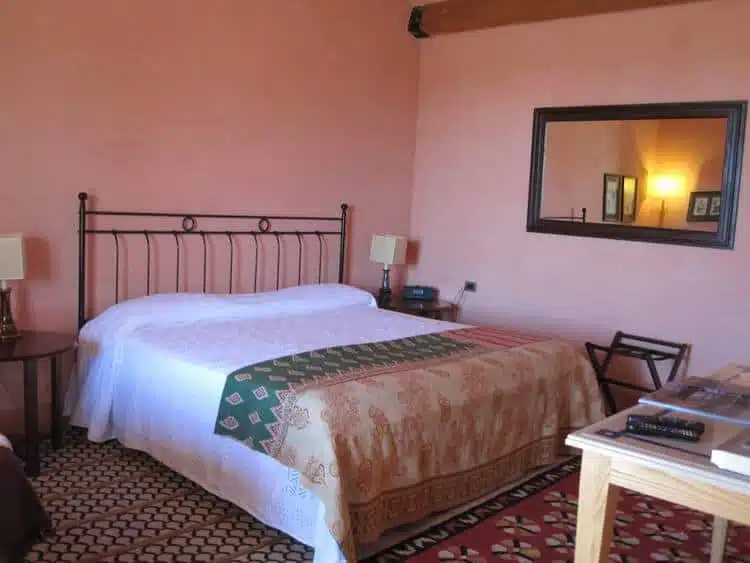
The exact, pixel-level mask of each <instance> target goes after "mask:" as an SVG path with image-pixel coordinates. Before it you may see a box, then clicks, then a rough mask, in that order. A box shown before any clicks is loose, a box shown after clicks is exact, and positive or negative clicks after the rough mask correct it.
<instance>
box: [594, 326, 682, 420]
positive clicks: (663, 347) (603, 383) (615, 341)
mask: <svg viewBox="0 0 750 563" xmlns="http://www.w3.org/2000/svg"><path fill="white" fill-rule="evenodd" d="M689 349H690V345H689V344H684V343H679V342H670V341H668V340H659V339H656V338H648V337H645V336H638V335H636V334H629V333H626V332H623V331H620V330H618V331H617V332H616V333H615V336H614V338H612V342H611V343H610V345H609V346H602V345H600V344H595V343H593V342H586V352H587V353H588V356H589V360H590V361H591V365H592V366H593V368H594V371H595V372H596V379H597V381H598V383H599V386H600V387H601V389H602V393H603V394H604V399H605V400H606V402H607V407H608V409H609V413H608V414H610V415H611V414H614V413H616V412H617V404H616V403H615V398H614V396H613V395H612V391H611V390H610V388H609V386H610V385H617V386H620V387H626V388H628V389H632V390H634V391H641V392H643V393H653V392H654V391H656V390H657V389H660V388H661V386H662V380H661V376H660V375H659V370H658V369H657V368H656V363H657V362H663V361H671V362H672V368H671V369H670V371H669V375H668V376H667V380H666V383H669V382H670V381H672V380H673V379H674V378H675V377H677V374H678V373H679V371H680V367H681V366H682V363H683V362H684V361H685V359H686V357H687V354H688V351H689ZM601 352H604V357H603V358H601V354H600V353H601ZM615 356H623V357H627V358H634V359H636V360H642V361H644V362H646V365H647V366H648V372H649V375H650V376H651V382H652V383H653V387H644V386H643V385H636V384H634V383H628V382H626V381H618V380H616V379H612V378H610V377H608V376H607V370H608V369H609V366H610V365H611V363H612V358H613V357H615Z"/></svg>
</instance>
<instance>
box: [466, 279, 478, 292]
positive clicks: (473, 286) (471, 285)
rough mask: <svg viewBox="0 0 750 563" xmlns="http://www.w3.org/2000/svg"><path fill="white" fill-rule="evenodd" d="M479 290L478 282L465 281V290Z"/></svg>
mask: <svg viewBox="0 0 750 563" xmlns="http://www.w3.org/2000/svg"><path fill="white" fill-rule="evenodd" d="M476 290H477V282H475V281H468V280H467V281H465V282H464V291H470V292H472V293H474V292H476Z"/></svg>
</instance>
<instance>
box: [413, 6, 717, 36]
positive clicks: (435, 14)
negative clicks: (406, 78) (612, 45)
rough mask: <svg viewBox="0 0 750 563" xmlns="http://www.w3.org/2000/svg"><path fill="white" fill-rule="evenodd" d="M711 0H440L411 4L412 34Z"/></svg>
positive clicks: (439, 33)
mask: <svg viewBox="0 0 750 563" xmlns="http://www.w3.org/2000/svg"><path fill="white" fill-rule="evenodd" d="M709 1H713V0H441V1H439V2H435V3H432V4H425V5H422V6H415V7H414V8H413V9H412V12H411V17H410V19H409V32H410V33H411V34H412V35H414V37H420V38H422V37H431V36H434V35H443V34H446V33H458V32H462V31H471V30H475V29H486V28H491V27H500V26H505V25H514V24H521V23H532V22H541V21H547V20H556V19H563V18H575V17H580V16H590V15H595V14H606V13H610V12H624V11H628V10H642V9H645V8H657V7H662V6H674V5H677V4H689V3H696V2H709Z"/></svg>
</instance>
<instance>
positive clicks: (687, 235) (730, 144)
mask: <svg viewBox="0 0 750 563" xmlns="http://www.w3.org/2000/svg"><path fill="white" fill-rule="evenodd" d="M746 114H747V101H745V100H741V101H716V102H676V103H654V104H631V105H611V106H580V107H542V108H535V109H534V120H533V130H532V140H531V174H530V178H529V203H528V212H527V218H526V231H527V232H531V233H551V234H558V235H572V236H580V237H595V238H610V239H621V240H633V241H641V242H652V243H661V244H677V245H686V246H702V247H709V248H723V249H733V248H734V238H735V230H736V223H737V208H738V204H739V194H740V181H741V174H742V159H743V151H744V144H745V117H746ZM690 117H723V118H726V119H727V137H726V146H725V152H724V172H723V177H722V186H721V191H722V206H721V207H722V209H721V216H720V217H719V224H718V228H717V230H716V231H715V232H705V231H690V230H687V229H661V228H656V227H633V226H631V225H620V224H617V225H615V224H606V223H582V222H574V221H559V220H553V219H543V218H542V217H541V207H542V188H543V186H542V183H543V182H542V179H543V174H544V148H545V144H546V139H545V132H546V129H547V124H548V123H551V122H555V121H609V120H627V119H674V118H690Z"/></svg>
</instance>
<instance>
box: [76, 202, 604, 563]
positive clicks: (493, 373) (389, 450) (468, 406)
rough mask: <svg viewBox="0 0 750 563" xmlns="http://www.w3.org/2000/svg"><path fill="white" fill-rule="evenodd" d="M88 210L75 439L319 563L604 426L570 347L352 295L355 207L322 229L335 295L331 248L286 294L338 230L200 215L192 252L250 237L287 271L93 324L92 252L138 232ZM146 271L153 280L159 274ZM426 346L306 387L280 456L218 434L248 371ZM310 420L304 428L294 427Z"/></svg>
mask: <svg viewBox="0 0 750 563" xmlns="http://www.w3.org/2000/svg"><path fill="white" fill-rule="evenodd" d="M80 202H81V217H80V225H81V227H80V230H79V233H80V236H81V239H82V240H81V241H80V243H79V248H80V249H81V253H82V254H81V256H80V257H79V258H80V259H81V261H82V262H81V267H80V268H79V271H80V272H81V276H82V277H83V278H84V279H83V280H80V281H81V283H80V284H79V299H80V301H79V322H80V325H81V330H80V334H79V355H78V362H77V369H76V371H75V373H74V376H73V378H72V380H71V384H70V386H69V390H68V394H67V397H66V401H65V409H66V412H67V413H68V414H69V415H70V416H71V424H73V425H76V426H82V427H85V428H88V437H89V439H91V440H94V441H103V440H109V439H117V440H119V441H120V442H121V443H122V444H123V445H124V446H126V447H129V448H134V449H138V450H142V451H145V452H147V453H149V454H150V455H152V456H153V457H154V458H156V459H158V460H159V461H161V462H162V463H164V464H165V465H167V466H169V467H170V468H172V469H173V470H175V471H177V472H179V473H181V474H183V475H185V476H186V477H188V478H189V479H191V480H193V481H195V482H196V483H198V484H199V485H201V486H202V487H204V488H205V489H206V490H208V491H210V492H212V493H214V494H216V495H217V496H219V497H222V498H224V499H226V500H229V501H230V502H233V503H234V504H236V505H237V506H239V507H240V508H242V509H244V510H246V511H248V512H249V513H251V514H252V515H253V516H255V517H256V518H258V519H259V520H261V521H263V522H265V523H266V524H268V525H271V526H273V527H275V528H278V529H279V530H281V531H283V532H285V533H287V534H289V535H291V536H292V537H294V538H295V539H297V540H299V541H301V542H303V543H305V544H307V545H311V546H313V547H314V548H315V561H321V562H331V561H347V560H348V561H352V560H354V559H355V557H356V551H357V548H358V547H357V546H358V545H362V544H367V543H369V542H371V541H373V540H375V539H376V538H377V537H378V536H379V535H380V534H382V533H383V532H385V531H386V530H388V529H390V528H392V527H394V526H399V525H402V524H407V523H409V522H413V521H416V520H418V519H420V518H423V517H425V516H427V515H429V514H431V513H434V512H437V511H441V510H446V509H448V508H451V507H454V506H458V505H460V504H463V503H465V502H467V501H469V500H471V499H473V498H476V497H478V496H480V495H482V494H485V493H487V492H488V491H490V490H493V489H494V488H497V487H499V486H500V485H502V484H503V483H504V482H507V481H509V480H511V479H515V478H517V477H519V476H520V475H522V474H523V473H524V472H526V471H528V470H530V469H531V468H533V467H535V466H537V465H541V464H545V463H550V462H552V461H553V460H554V459H555V457H556V456H557V455H558V454H559V453H560V452H561V448H562V447H563V446H562V440H563V439H564V437H565V435H566V434H567V433H568V432H569V431H570V430H571V429H574V428H579V427H582V426H586V425H588V424H590V423H592V422H595V421H596V420H598V419H600V418H601V417H602V415H603V409H602V403H601V398H600V395H599V391H598V387H597V384H596V378H595V376H594V373H593V371H592V369H591V367H590V365H589V364H588V363H587V361H586V360H585V359H584V357H583V355H581V354H580V353H579V352H578V351H577V350H575V349H574V348H573V347H572V346H571V345H570V344H567V343H565V342H562V341H549V340H544V339H539V338H534V337H531V336H527V335H523V334H516V333H513V332H509V331H501V330H498V329H487V328H479V327H470V326H467V325H462V324H457V323H449V322H444V321H437V320H432V319H426V318H420V317H415V316H407V315H404V314H401V313H397V312H392V311H385V310H382V309H378V308H377V306H376V304H375V299H374V298H373V296H372V295H371V294H370V293H368V292H366V291H363V290H361V289H357V288H354V287H351V286H349V285H346V284H345V283H343V282H344V279H343V276H344V272H345V268H344V266H343V263H344V257H345V250H346V244H345V236H346V208H342V216H341V217H338V218H323V219H326V220H334V219H336V220H339V221H340V222H339V226H340V228H339V229H337V231H336V232H334V233H333V235H332V236H337V237H339V239H340V240H338V241H337V242H338V243H339V244H338V248H339V249H340V253H339V261H338V263H337V264H335V266H334V267H333V269H332V270H331V271H333V272H334V273H335V275H336V278H335V279H334V280H333V281H331V282H327V281H325V280H324V279H323V276H322V275H321V272H322V270H323V267H322V263H323V252H322V250H321V248H322V247H323V246H324V245H323V244H318V245H316V246H315V249H316V252H317V258H318V259H317V260H315V259H313V260H306V262H307V263H311V264H313V266H314V268H313V269H314V270H315V272H316V273H315V274H313V278H314V279H313V281H312V283H310V282H309V280H306V279H305V277H306V274H303V272H302V271H298V272H296V278H297V281H299V282H300V283H297V284H290V286H289V287H278V285H281V283H282V282H281V280H280V276H281V274H280V273H279V272H280V268H279V266H278V264H279V262H278V260H279V259H282V260H283V258H282V257H281V254H282V253H281V251H280V248H281V245H280V244H279V241H280V239H281V238H282V237H284V236H289V237H290V238H291V240H292V242H293V244H292V248H293V250H296V258H295V259H294V260H292V262H294V261H296V263H297V264H302V263H303V262H305V260H303V259H302V256H303V254H304V250H303V242H302V241H304V237H306V236H308V237H311V238H312V239H313V240H314V241H317V242H318V243H320V237H322V236H331V235H330V234H327V235H323V234H322V233H324V232H327V231H324V230H321V229H320V228H318V229H310V230H303V229H286V230H284V229H282V228H279V229H277V228H274V226H273V223H272V221H273V222H274V223H275V222H277V221H280V220H281V219H282V218H274V219H270V218H268V217H263V216H261V217H257V216H256V217H254V216H247V217H250V218H251V219H252V220H257V221H258V228H257V229H253V230H252V231H237V232H234V231H225V230H206V229H203V230H202V229H200V228H199V227H198V226H197V224H198V223H199V222H200V221H202V220H203V219H204V218H202V217H201V216H199V215H190V216H188V215H182V214H174V216H175V217H176V218H178V219H182V221H183V224H184V226H185V227H186V229H185V230H184V233H185V234H186V236H196V235H197V236H198V237H199V240H202V241H205V239H206V238H207V237H209V236H226V237H232V236H245V237H248V238H251V239H253V242H256V244H257V239H258V238H259V237H263V236H266V237H270V240H272V241H274V243H275V244H277V245H278V246H275V247H274V248H275V249H276V252H275V253H272V256H274V255H275V256H276V259H277V262H276V263H275V266H276V268H274V267H273V266H272V267H270V268H267V269H266V271H270V272H272V275H271V280H272V287H270V288H261V289H259V288H258V287H253V290H257V291H252V292H247V291H237V292H235V291H233V289H234V287H233V286H234V284H233V282H232V280H231V275H232V274H230V281H229V283H228V287H229V288H230V291H228V292H227V291H224V292H218V291H215V292H212V291H210V290H207V291H184V290H183V291H181V290H180V289H181V288H180V287H179V281H178V282H177V284H176V286H175V287H174V288H172V290H171V291H166V292H163V293H157V292H152V291H151V288H150V287H149V288H148V291H146V292H145V293H146V294H145V295H143V296H138V297H129V298H127V299H120V295H119V290H118V289H115V294H116V298H115V299H114V301H115V303H114V304H112V305H110V306H107V307H105V308H104V309H103V310H102V311H101V312H98V313H97V314H95V315H92V316H88V315H87V314H86V313H87V305H86V299H85V298H86V296H87V290H88V285H87V282H86V279H85V276H86V274H87V264H86V262H85V257H86V256H87V254H86V250H87V249H86V237H92V236H93V237H95V236H101V235H104V236H109V237H113V238H115V239H116V238H117V237H121V236H123V233H126V234H127V233H132V234H134V235H140V234H143V232H144V231H143V230H140V229H133V230H127V229H120V230H118V229H112V228H110V229H97V228H94V227H92V226H91V225H90V224H89V221H90V219H91V218H92V215H94V214H95V213H105V214H106V213H108V212H95V211H92V210H90V209H88V208H87V207H86V200H85V199H81V200H80ZM117 213H118V215H117V217H121V216H122V215H123V213H122V212H117ZM163 215H164V214H161V215H160V218H161V219H164V218H165V217H164V216H163ZM128 216H129V215H128ZM138 217H142V216H141V215H139V216H138ZM186 217H189V218H190V219H186ZM208 218H211V217H208ZM213 218H218V219H223V218H225V217H213ZM283 219H289V217H284V218H283ZM296 219H298V218H296ZM146 233H147V234H146V235H145V236H144V238H145V239H147V240H148V239H149V237H157V236H159V235H158V233H162V234H163V235H164V236H165V237H169V236H171V237H178V236H182V235H183V233H182V232H179V231H175V230H170V229H163V228H159V229H152V230H150V231H146ZM175 233H177V234H175ZM188 233H192V235H188ZM236 233H239V234H236ZM118 244H120V243H118ZM149 244H152V243H150V242H149ZM176 247H177V248H178V252H179V249H180V247H179V243H177V244H176ZM206 248H208V246H207V245H206V243H205V242H204V243H203V250H204V252H203V256H204V260H203V262H202V267H200V268H198V271H199V272H202V277H203V279H202V285H203V286H205V285H206V283H207V282H206V279H207V274H206V270H207V266H206V255H207V251H206ZM255 248H258V246H257V245H256V246H255ZM151 253H152V250H151V249H148V251H147V260H151V259H152V258H151ZM230 254H235V253H234V251H232V252H231V253H230ZM255 258H256V260H255V265H256V268H257V265H258V254H257V253H256V255H255ZM314 258H315V257H314ZM120 261H121V257H120V255H119V254H116V257H115V271H117V272H118V273H117V275H116V276H115V280H114V282H115V285H116V286H118V287H119V284H120V281H119V277H120V271H121V269H123V270H125V271H127V272H131V271H132V269H131V268H124V267H123V266H121V264H120ZM233 268H234V267H230V270H231V269H233ZM145 270H146V271H147V272H148V275H149V276H150V275H151V266H150V265H147V266H146V268H145ZM274 270H275V271H276V272H277V273H276V276H275V281H276V283H275V285H274V284H273V278H274V276H273V272H274ZM256 271H257V270H256ZM257 277H258V276H257V274H256V275H254V276H251V279H253V280H255V279H257ZM292 277H295V276H292ZM176 278H177V279H179V276H176ZM149 285H150V284H149ZM424 342H429V343H431V344H430V346H433V345H435V343H438V345H439V346H440V347H443V348H445V347H446V346H448V348H449V349H448V350H447V352H441V353H440V354H434V353H433V352H432V351H430V352H429V353H427V355H423V356H420V357H419V358H417V360H418V361H415V360H413V359H411V360H409V361H403V362H395V363H394V362H390V361H381V363H380V364H378V365H375V364H373V365H371V366H362V365H358V366H357V369H356V370H348V369H347V370H342V369H341V368H338V367H337V368H335V369H332V371H331V374H328V375H327V376H326V377H321V378H319V379H316V380H315V381H314V382H313V384H310V385H306V386H300V387H299V388H296V389H297V391H298V392H297V394H296V396H295V398H294V401H295V403H294V406H295V409H296V410H295V409H291V410H289V409H287V410H289V412H292V410H293V411H294V413H292V414H291V415H289V420H291V421H292V422H291V423H290V424H287V425H286V426H284V430H283V432H282V433H281V434H280V436H281V438H280V439H278V440H271V441H269V442H272V443H273V444H275V445H276V446H278V447H274V448H272V449H268V448H267V449H265V450H264V449H262V448H260V447H258V444H257V443H253V444H250V443H249V441H248V440H244V439H241V438H242V437H238V436H233V435H232V432H230V431H228V430H227V429H229V430H231V425H226V424H225V425H224V426H225V427H224V428H223V430H224V431H223V432H222V424H223V422H225V421H227V420H230V419H231V416H226V413H224V414H222V409H223V408H230V407H234V406H236V405H234V404H230V403H234V401H231V400H228V397H230V396H235V393H234V392H229V395H227V393H228V391H227V389H228V387H227V386H228V385H229V383H230V381H231V380H232V376H234V377H236V380H237V381H243V380H246V379H248V378H247V377H245V376H246V374H247V373H250V371H251V370H253V369H258V370H259V371H262V370H263V369H264V368H263V366H266V365H277V364H282V365H285V362H287V361H288V360H290V359H295V358H296V359H299V358H302V359H305V358H308V359H309V357H310V355H321V354H322V356H321V357H322V359H321V362H323V363H330V362H329V360H330V359H331V358H332V356H330V354H341V351H342V350H360V351H361V350H374V351H375V355H376V356H378V355H379V356H380V357H382V355H383V354H387V353H391V352H392V351H393V350H390V349H389V348H388V347H389V346H391V347H392V346H396V345H398V346H402V345H404V344H406V345H408V346H414V345H421V344H420V343H424ZM325 354H329V355H328V356H326V355H325ZM441 354H442V355H441ZM381 359H382V358H381ZM249 370H250V371H249ZM233 374H234V375H233ZM352 374H354V375H352ZM239 376H242V377H239ZM303 387H304V392H303V391H302V389H303ZM290 388H291V387H290ZM257 391H258V387H255V388H251V392H255V393H256V395H257ZM251 394H252V393H251ZM258 396H259V395H258ZM251 399H252V397H249V396H248V395H245V396H243V397H242V400H238V401H237V402H238V403H242V402H243V401H244V404H247V403H248V400H251ZM282 410H283V409H282ZM285 412H286V411H285ZM295 413H296V414H295ZM299 413H304V414H305V416H306V418H305V422H304V423H298V422H295V420H297V419H298V418H299ZM285 416H286V415H285ZM295 416H296V417H297V419H295ZM246 418H247V417H246ZM250 418H252V417H250ZM265 426H266V427H268V428H270V425H265ZM285 444H286V446H289V447H284V446H285ZM312 461H314V462H315V463H312Z"/></svg>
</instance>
